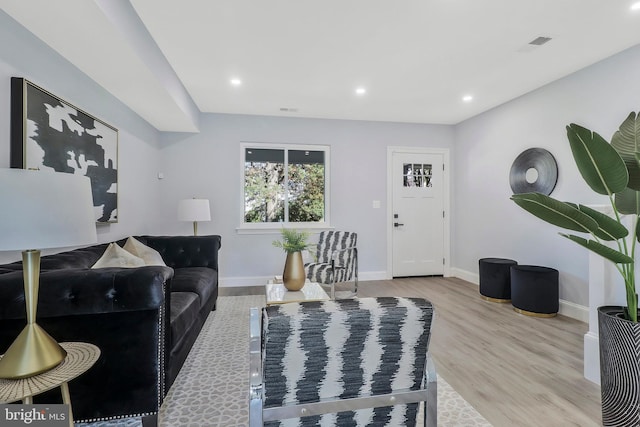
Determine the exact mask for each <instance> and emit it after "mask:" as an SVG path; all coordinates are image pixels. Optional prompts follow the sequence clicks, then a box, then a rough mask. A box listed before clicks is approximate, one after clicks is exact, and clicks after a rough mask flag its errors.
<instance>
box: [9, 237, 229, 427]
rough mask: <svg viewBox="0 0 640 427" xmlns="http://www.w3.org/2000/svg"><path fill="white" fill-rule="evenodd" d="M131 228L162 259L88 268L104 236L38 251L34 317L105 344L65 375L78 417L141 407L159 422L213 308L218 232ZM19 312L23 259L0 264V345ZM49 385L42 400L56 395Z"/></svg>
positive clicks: (55, 330)
mask: <svg viewBox="0 0 640 427" xmlns="http://www.w3.org/2000/svg"><path fill="white" fill-rule="evenodd" d="M136 238H137V239H138V240H140V241H141V242H142V243H144V244H146V245H148V246H150V247H152V248H154V249H155V250H157V251H158V252H159V253H160V255H162V258H163V260H164V262H165V263H166V264H167V267H159V266H147V267H140V268H104V269H95V270H92V269H91V266H92V265H93V264H94V263H95V262H96V261H97V260H98V258H99V257H100V256H101V255H102V254H103V253H104V251H105V249H106V247H107V244H101V245H95V246H90V247H87V248H82V249H76V250H73V251H67V252H62V253H59V254H55V255H48V256H43V257H42V259H41V265H40V269H41V273H40V295H39V303H38V313H37V317H38V319H37V322H38V324H39V325H40V326H42V327H43V328H44V329H45V330H46V331H47V332H49V334H50V335H51V336H53V337H54V338H55V339H56V340H58V341H59V342H64V341H81V342H89V343H93V344H95V345H97V346H98V347H99V348H100V350H101V356H100V359H99V360H98V362H97V363H96V365H95V366H94V367H92V368H91V369H90V370H89V371H88V372H86V373H85V374H83V375H81V376H80V377H78V378H77V379H75V380H73V381H72V382H71V383H70V386H69V388H70V393H71V402H72V404H73V412H74V418H75V419H76V421H97V420H107V419H114V418H121V417H131V416H142V417H143V422H144V425H145V427H146V426H147V425H155V424H157V413H158V409H159V407H160V405H161V404H162V401H163V399H164V396H165V395H166V393H167V391H168V390H169V387H170V386H171V384H173V381H174V380H175V378H176V376H177V375H178V372H179V371H180V368H181V367H182V365H183V363H184V361H185V359H186V357H187V355H188V353H189V350H190V349H191V347H192V346H193V343H194V342H195V340H196V338H197V336H198V334H199V332H200V330H201V329H202V326H203V324H204V322H205V320H206V319H207V316H208V315H209V313H210V312H211V311H212V310H215V306H216V300H217V298H218V250H219V249H220V245H221V239H220V236H137V237H136ZM124 242H125V240H122V241H119V242H118V243H119V244H120V245H121V246H122V245H124ZM25 319H26V313H25V303H24V289H23V279H22V264H21V263H20V262H17V263H13V264H6V265H0V353H4V352H5V351H6V349H7V348H8V347H9V345H10V344H11V342H13V340H14V339H15V337H16V336H17V335H18V333H19V332H20V330H22V328H23V327H24V325H25V321H26V320H25ZM54 394H55V392H50V393H49V394H44V395H42V397H41V398H40V400H41V401H46V402H49V403H52V399H57V397H56V396H55V395H54ZM35 400H36V402H38V398H36V399H35Z"/></svg>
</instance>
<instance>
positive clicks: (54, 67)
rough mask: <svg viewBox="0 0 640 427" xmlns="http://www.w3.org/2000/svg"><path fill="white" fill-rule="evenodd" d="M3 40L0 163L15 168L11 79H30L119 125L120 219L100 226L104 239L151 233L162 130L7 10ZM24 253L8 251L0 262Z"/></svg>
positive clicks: (0, 19) (0, 21)
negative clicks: (11, 162) (11, 160)
mask: <svg viewBox="0 0 640 427" xmlns="http://www.w3.org/2000/svg"><path fill="white" fill-rule="evenodd" d="M0 40H2V43H0V167H3V168H7V167H9V152H10V149H9V140H10V139H9V138H10V125H9V123H10V110H11V107H10V102H11V77H24V78H27V79H28V80H30V81H32V82H33V83H35V84H37V85H39V86H41V87H43V88H45V89H47V90H48V91H50V92H52V93H53V94H55V95H57V96H59V97H61V98H62V99H64V100H66V101H68V102H70V103H72V104H74V105H76V106H77V107H79V108H81V109H83V110H84V111H86V112H87V113H89V114H91V115H93V116H95V117H98V118H100V119H101V120H103V121H105V122H107V123H109V124H110V125H112V126H115V127H116V128H118V129H119V135H118V139H119V145H118V162H119V163H118V190H119V200H118V213H119V216H120V220H119V222H118V223H117V224H109V225H100V226H98V239H99V241H100V242H107V241H112V240H117V239H119V238H121V237H125V236H128V235H131V234H144V233H148V232H150V231H151V229H152V228H153V224H154V221H155V218H156V214H157V210H156V208H157V205H158V203H159V202H158V200H159V185H158V181H157V179H156V169H157V164H158V162H159V150H158V132H157V131H156V130H155V129H154V128H153V127H151V126H150V125H149V124H148V123H147V122H145V121H144V120H142V119H141V118H140V117H139V116H138V115H136V114H135V113H134V112H132V111H131V110H130V109H129V108H127V107H126V106H125V105H124V104H122V103H121V102H119V101H118V100H117V99H115V98H114V97H113V96H111V95H110V94H109V93H108V92H106V91H105V90H104V89H103V88H102V87H101V86H99V85H97V84H96V83H95V82H93V81H92V80H91V79H89V78H88V77H87V76H86V75H85V74H83V73H82V72H80V71H79V70H78V69H77V68H75V67H74V66H73V65H71V64H70V63H69V62H68V61H66V60H65V59H63V58H62V57H60V55H58V54H57V53H56V52H55V51H53V50H52V49H50V48H49V47H48V46H47V45H45V44H44V43H42V42H41V41H40V40H39V39H38V38H36V37H35V36H33V35H32V34H31V33H30V32H28V31H27V30H26V29H24V27H22V26H21V25H19V24H18V23H16V22H15V21H14V20H13V19H12V18H10V17H9V16H7V15H6V14H5V13H4V12H2V11H0ZM114 66H117V64H114ZM0 220H2V219H1V218H0ZM48 252H51V251H48ZM19 257H20V255H19V254H17V253H8V252H2V253H0V264H2V263H5V262H9V261H14V260H17V259H19Z"/></svg>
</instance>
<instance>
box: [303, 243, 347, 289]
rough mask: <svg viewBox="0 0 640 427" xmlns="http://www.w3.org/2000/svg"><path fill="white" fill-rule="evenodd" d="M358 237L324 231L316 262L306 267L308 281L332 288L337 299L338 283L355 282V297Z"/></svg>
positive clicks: (317, 250) (317, 247) (317, 248)
mask: <svg viewBox="0 0 640 427" xmlns="http://www.w3.org/2000/svg"><path fill="white" fill-rule="evenodd" d="M357 243H358V235H357V234H356V233H352V232H348V231H322V232H321V233H320V237H319V239H318V244H317V246H316V254H315V261H314V262H309V263H306V264H305V265H304V268H305V271H306V272H307V279H309V281H311V282H316V283H319V284H321V285H327V286H331V299H332V300H334V299H336V283H340V282H349V281H351V280H353V281H354V291H353V292H348V296H349V297H353V296H354V295H356V294H357V292H358V248H357V247H356V244H357Z"/></svg>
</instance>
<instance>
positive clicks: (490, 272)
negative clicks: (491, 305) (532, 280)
mask: <svg viewBox="0 0 640 427" xmlns="http://www.w3.org/2000/svg"><path fill="white" fill-rule="evenodd" d="M478 264H479V269H478V270H479V272H480V296H481V297H482V298H483V299H485V300H487V301H491V302H509V301H511V278H510V277H511V270H510V269H511V266H513V265H517V264H518V263H517V262H516V261H514V260H512V259H505V258H482V259H480V260H479V261H478Z"/></svg>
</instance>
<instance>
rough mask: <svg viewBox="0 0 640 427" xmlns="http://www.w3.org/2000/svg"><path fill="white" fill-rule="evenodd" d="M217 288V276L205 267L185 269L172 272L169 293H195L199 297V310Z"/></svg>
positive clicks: (213, 271)
mask: <svg viewBox="0 0 640 427" xmlns="http://www.w3.org/2000/svg"><path fill="white" fill-rule="evenodd" d="M217 286H218V274H217V272H216V271H215V270H212V269H210V268H207V267H185V268H176V269H175V270H174V274H173V279H172V280H171V292H172V296H171V298H173V295H175V292H195V293H196V294H198V296H199V297H200V300H199V304H200V305H199V308H202V306H204V304H205V303H206V302H207V301H209V299H210V298H211V294H212V293H213V292H214V290H215V289H216V288H217Z"/></svg>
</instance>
